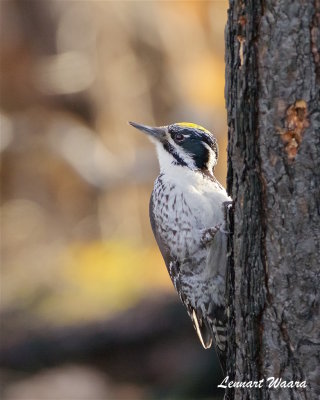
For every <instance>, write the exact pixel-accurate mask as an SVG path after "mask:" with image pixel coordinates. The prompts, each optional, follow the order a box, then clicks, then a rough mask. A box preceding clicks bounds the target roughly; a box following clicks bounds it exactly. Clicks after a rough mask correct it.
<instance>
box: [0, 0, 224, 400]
mask: <svg viewBox="0 0 320 400" xmlns="http://www.w3.org/2000/svg"><path fill="white" fill-rule="evenodd" d="M226 18H227V1H157V2H156V1H89V0H88V1H67V0H59V1H58V0H56V1H53V0H45V1H43V0H39V1H24V0H22V1H18V0H8V1H1V22H0V26H1V37H0V45H1V53H0V62H1V66H0V72H1V76H0V85H1V87H0V89H1V92H0V95H1V98H0V123H1V142H0V151H1V209H0V211H1V311H0V313H1V314H0V316H1V351H0V362H1V389H0V390H1V392H0V397H1V398H2V399H4V400H36V399H39V400H45V399H52V400H60V399H61V400H64V399H74V400H80V399H90V400H104V399H110V400H111V399H115V400H117V399H128V400H134V399H141V400H143V399H188V398H193V399H196V398H199V399H202V398H203V399H214V398H216V399H218V398H222V397H221V393H219V392H217V389H216V386H217V384H218V383H220V382H221V380H220V379H221V372H220V368H219V364H218V362H217V359H216V358H215V354H214V351H204V350H202V348H201V345H200V342H199V341H198V338H197V337H196V333H195V331H194V330H193V327H192V324H191V322H190V321H189V318H188V317H187V315H186V312H185V311H184V308H183V307H182V305H181V304H180V302H179V299H178V296H176V294H175V292H174V290H173V287H172V284H171V281H170V280H169V277H168V274H167V271H166V269H165V266H164V263H163V261H162V259H161V256H160V254H159V251H158V249H157V246H156V244H155V241H154V239H153V234H152V232H151V228H150V226H149V217H148V203H149V197H150V193H151V190H152V186H153V181H154V179H155V178H156V176H157V173H158V162H157V159H156V155H155V151H154V149H153V146H152V145H151V144H150V143H149V142H148V140H147V139H146V137H145V136H144V135H143V134H141V133H139V132H138V131H136V130H134V129H133V128H131V127H129V126H128V125H127V121H128V120H133V121H136V122H140V123H144V124H149V125H166V124H169V123H173V122H179V121H189V122H195V123H198V124H200V125H203V126H205V127H206V128H208V129H209V130H211V131H212V132H214V134H215V135H216V137H217V139H218V143H219V148H220V158H219V164H218V167H217V169H216V175H217V177H218V179H219V180H220V182H221V183H222V184H223V185H225V176H226V146H227V128H226V112H225V106H224V26H225V23H226Z"/></svg>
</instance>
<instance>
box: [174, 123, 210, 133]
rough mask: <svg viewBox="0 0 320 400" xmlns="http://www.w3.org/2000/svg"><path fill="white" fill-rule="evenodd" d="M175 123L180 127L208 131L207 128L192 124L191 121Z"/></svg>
mask: <svg viewBox="0 0 320 400" xmlns="http://www.w3.org/2000/svg"><path fill="white" fill-rule="evenodd" d="M176 125H178V126H181V127H182V128H183V127H185V128H193V129H200V130H201V131H203V132H206V133H209V134H210V132H209V131H208V129H206V128H204V127H203V126H200V125H197V124H193V123H192V122H178V123H177V124H176Z"/></svg>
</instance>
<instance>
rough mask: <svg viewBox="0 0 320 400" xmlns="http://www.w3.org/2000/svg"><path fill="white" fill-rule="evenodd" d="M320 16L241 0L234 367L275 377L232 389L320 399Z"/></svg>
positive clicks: (229, 50) (232, 94)
mask: <svg viewBox="0 0 320 400" xmlns="http://www.w3.org/2000/svg"><path fill="white" fill-rule="evenodd" d="M319 21H320V1H319V0H315V1H311V0H309V1H302V0H301V1H297V0H296V1H291V0H265V1H254V0H251V1H249V0H247V1H246V0H230V9H229V15H228V24H227V27H226V81H227V84H226V103H227V109H228V126H229V148H228V161H229V166H228V191H229V193H230V194H231V196H232V198H233V199H234V234H233V240H232V241H231V242H230V248H229V249H230V250H232V252H233V253H231V257H230V258H229V277H228V282H227V283H228V285H227V287H228V289H227V290H228V299H229V300H228V301H229V309H230V321H229V323H230V326H229V330H230V338H229V349H228V352H229V359H228V375H229V377H230V380H235V381H242V382H247V381H260V380H261V379H263V380H264V383H263V385H262V388H234V389H227V397H228V398H230V399H233V398H236V399H242V398H243V399H244V398H245V399H255V400H257V399H318V398H319V397H320V382H319V381H320V367H319V365H320V359H319V354H320V339H319V332H320V318H319V290H320V281H319V264H320V191H319V188H320V94H319V93H320V55H319V54H320V53H319V47H320V22H319ZM231 222H232V221H231ZM270 377H275V378H282V380H283V381H286V382H287V383H288V382H289V381H300V382H301V381H304V380H306V381H307V388H306V389H303V388H278V389H271V388H268V384H267V381H266V380H267V379H268V378H270Z"/></svg>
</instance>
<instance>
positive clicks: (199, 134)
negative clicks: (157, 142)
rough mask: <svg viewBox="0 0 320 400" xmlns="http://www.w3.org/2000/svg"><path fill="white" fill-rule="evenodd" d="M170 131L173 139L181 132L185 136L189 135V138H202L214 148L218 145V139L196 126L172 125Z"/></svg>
mask: <svg viewBox="0 0 320 400" xmlns="http://www.w3.org/2000/svg"><path fill="white" fill-rule="evenodd" d="M169 133H170V135H171V137H172V139H173V140H174V139H175V136H176V135H177V134H178V133H179V134H182V135H184V136H189V138H191V139H192V138H194V139H201V141H202V142H204V143H207V145H208V146H210V147H211V148H212V149H213V150H215V147H216V140H215V138H214V137H212V136H211V135H209V134H207V133H205V132H204V131H200V130H197V129H194V128H181V127H179V126H176V125H172V126H170V127H169Z"/></svg>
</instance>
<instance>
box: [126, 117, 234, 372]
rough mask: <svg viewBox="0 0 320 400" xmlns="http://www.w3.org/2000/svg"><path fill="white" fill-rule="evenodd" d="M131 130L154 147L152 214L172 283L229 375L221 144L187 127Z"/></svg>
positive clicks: (226, 200)
mask: <svg viewBox="0 0 320 400" xmlns="http://www.w3.org/2000/svg"><path fill="white" fill-rule="evenodd" d="M129 124H130V125H132V126H133V127H134V128H136V129H139V130H140V131H142V132H144V133H146V134H147V135H148V136H149V138H151V140H152V141H153V142H154V143H155V145H156V150H157V154H158V159H159V164H160V175H159V176H158V177H157V179H156V181H155V183H154V188H153V191H152V194H151V199H150V207H149V213H150V222H151V226H152V230H153V233H154V236H155V239H156V241H157V244H158V246H159V249H160V252H161V254H162V256H163V259H164V262H165V264H166V267H167V269H168V272H169V275H170V278H171V280H172V282H173V285H174V287H175V289H176V291H177V292H178V294H179V297H180V299H181V301H182V303H183V304H184V306H185V307H186V309H187V312H188V314H189V316H190V318H191V320H192V322H193V326H194V328H195V330H196V332H197V334H198V336H199V339H200V342H201V343H202V345H203V347H204V348H205V349H207V348H209V347H211V345H212V342H214V344H215V348H216V351H217V353H218V356H219V359H220V363H221V366H222V368H223V369H225V355H226V323H227V316H226V306H225V276H226V256H227V233H226V231H225V219H224V208H225V206H226V205H228V204H230V203H231V198H230V197H229V196H228V195H227V193H226V191H225V189H224V188H223V186H222V185H221V184H220V183H219V182H218V180H217V179H216V177H215V176H214V168H215V166H216V164H217V161H218V145H217V141H216V139H215V138H214V136H213V135H212V134H211V133H210V132H209V131H208V130H207V129H205V128H203V127H201V126H199V125H196V124H193V123H188V122H180V123H175V124H171V125H167V126H161V127H151V126H147V125H140V124H137V123H135V122H129Z"/></svg>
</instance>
